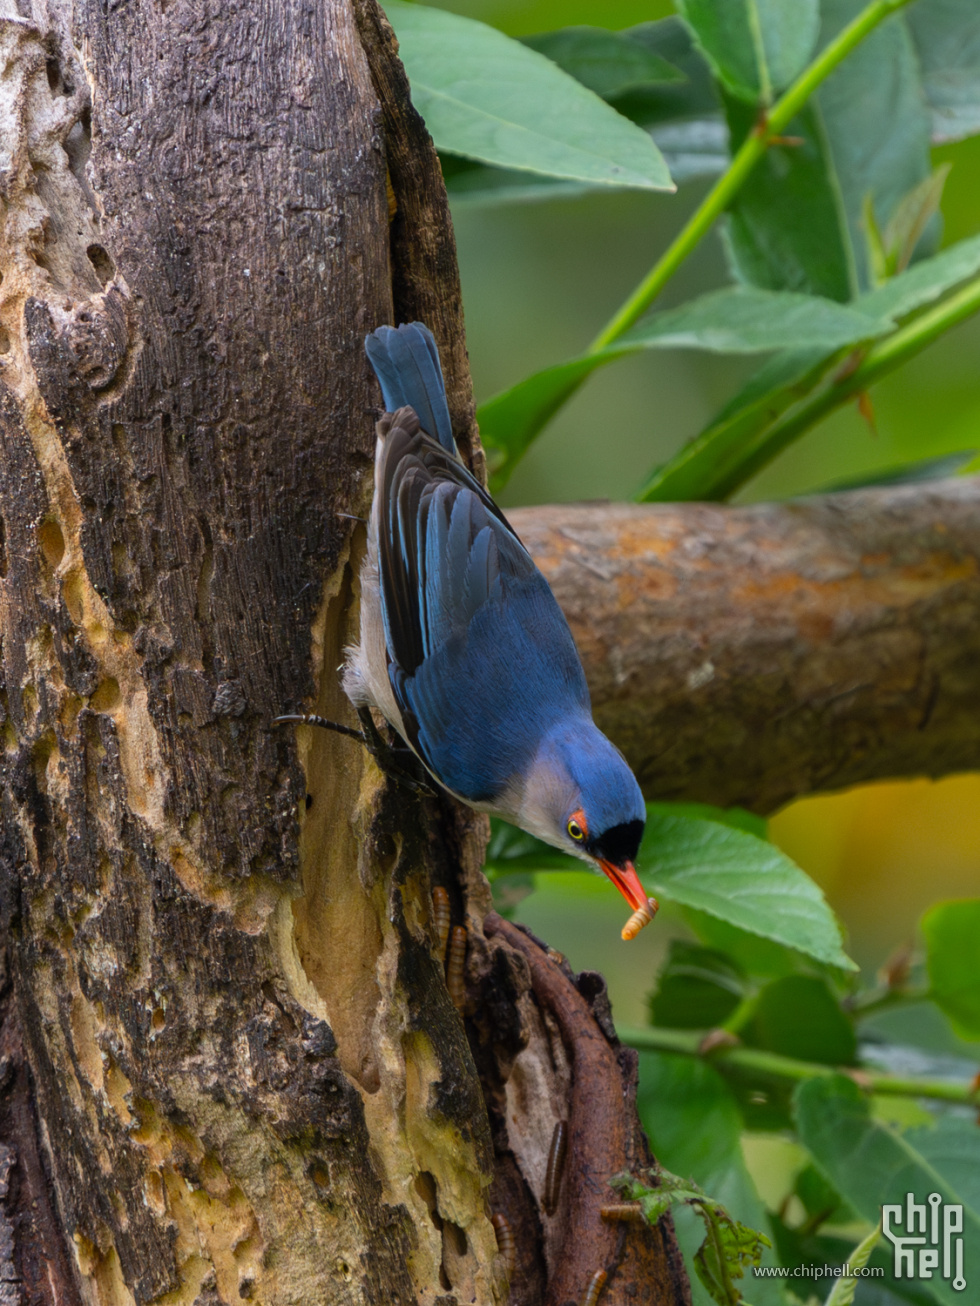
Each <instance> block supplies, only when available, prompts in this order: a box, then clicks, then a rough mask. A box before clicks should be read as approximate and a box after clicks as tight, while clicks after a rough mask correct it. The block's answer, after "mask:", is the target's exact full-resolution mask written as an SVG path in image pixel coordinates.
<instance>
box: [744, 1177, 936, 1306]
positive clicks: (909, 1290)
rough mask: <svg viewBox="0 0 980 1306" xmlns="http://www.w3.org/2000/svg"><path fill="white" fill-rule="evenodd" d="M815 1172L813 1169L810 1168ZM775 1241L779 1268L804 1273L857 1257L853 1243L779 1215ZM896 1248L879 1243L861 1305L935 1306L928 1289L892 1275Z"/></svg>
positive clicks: (772, 1222)
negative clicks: (794, 1224)
mask: <svg viewBox="0 0 980 1306" xmlns="http://www.w3.org/2000/svg"><path fill="white" fill-rule="evenodd" d="M811 1169H812V1167H811ZM858 1220H859V1217H858V1215H857V1214H856V1213H852V1214H851V1218H850V1220H849V1221H848V1223H850V1224H854V1223H856V1222H858ZM769 1227H770V1228H771V1229H772V1233H773V1242H774V1243H775V1245H776V1248H777V1251H778V1254H779V1263H780V1265H785V1266H788V1267H789V1268H790V1269H796V1268H797V1267H799V1268H800V1269H801V1270H802V1272H803V1273H804V1274H806V1272H807V1271H806V1269H804V1268H803V1267H807V1268H809V1267H811V1266H813V1265H833V1266H838V1265H839V1266H843V1265H844V1264H846V1263H849V1262H850V1260H851V1257H852V1256H853V1254H854V1240H853V1239H852V1238H843V1237H841V1235H840V1234H831V1233H821V1234H814V1233H809V1232H808V1231H807V1228H806V1225H803V1226H801V1227H800V1228H797V1229H794V1228H791V1227H790V1226H789V1225H787V1224H784V1223H783V1221H782V1220H781V1219H780V1218H779V1216H772V1215H771V1216H770V1217H769ZM893 1251H894V1249H893V1248H892V1245H891V1243H888V1242H885V1243H884V1244H882V1243H881V1242H879V1243H878V1245H877V1247H875V1248H874V1249H873V1251H872V1253H871V1257H870V1262H871V1265H872V1266H873V1267H874V1269H875V1271H876V1274H875V1280H874V1283H873V1285H872V1284H869V1283H868V1282H867V1280H865V1281H864V1283H863V1286H862V1288H861V1301H862V1306H904V1303H905V1302H911V1303H912V1306H936V1299H935V1297H933V1296H932V1295H931V1294H930V1293H928V1292H927V1291H926V1289H925V1286H924V1284H922V1283H921V1282H917V1281H914V1280H911V1279H895V1278H894V1277H893V1275H892V1264H893V1261H894V1256H893V1255H892V1253H893ZM815 1302H816V1298H815V1297H811V1298H810V1304H809V1306H815Z"/></svg>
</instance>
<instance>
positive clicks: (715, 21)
mask: <svg viewBox="0 0 980 1306" xmlns="http://www.w3.org/2000/svg"><path fill="white" fill-rule="evenodd" d="M679 8H680V11H681V13H682V14H683V15H684V17H685V18H686V19H687V21H688V23H689V24H690V26H691V28H692V29H693V31H694V34H695V39H696V40H697V43H698V46H699V48H700V49H701V51H702V52H703V54H704V55H705V57H706V59H707V60H708V63H709V64H710V65H711V68H712V71H713V72H714V74H715V76H716V77H717V78H718V80H719V81H720V82H721V83H722V85H723V86H724V88H725V90H726V91H728V92H730V94H732V95H736V96H738V98H739V99H741V100H745V101H747V102H748V103H749V104H752V105H755V106H758V105H760V104H762V105H768V104H771V103H772V98H773V92H775V91H782V90H784V89H785V88H786V87H787V86H788V85H789V84H790V82H791V81H792V80H793V79H794V78H795V77H797V76H799V74H800V73H801V72H802V71H803V69H804V67H805V66H806V63H807V61H808V59H809V58H810V56H811V55H812V53H813V48H814V46H815V45H816V43H817V35H818V33H819V31H820V5H819V4H818V3H817V0H797V3H796V4H794V5H787V4H785V3H784V2H783V0H730V3H728V4H718V3H717V0H680V3H679Z"/></svg>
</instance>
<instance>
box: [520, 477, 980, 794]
mask: <svg viewBox="0 0 980 1306" xmlns="http://www.w3.org/2000/svg"><path fill="white" fill-rule="evenodd" d="M510 516H511V520H512V522H513V523H514V526H515V527H516V529H517V530H518V532H519V533H520V535H521V537H522V539H523V540H524V542H525V544H526V545H527V546H528V548H529V549H530V551H531V553H532V554H533V555H534V558H535V560H536V561H537V563H538V565H539V566H540V567H541V568H542V570H543V571H544V573H545V575H546V576H547V577H548V579H549V581H550V582H551V584H552V587H553V588H554V590H555V593H556V595H557V596H558V600H559V602H560V603H561V605H562V607H563V608H564V610H565V613H566V615H567V616H568V619H569V622H570V624H571V627H572V630H573V632H574V634H575V638H576V641H577V643H578V647H579V650H580V652H581V654H582V657H583V660H584V662H585V667H586V671H587V674H588V678H589V684H590V687H591V690H592V698H593V705H594V708H595V714H596V719H597V721H598V722H599V723H600V725H601V726H602V728H603V729H604V730H606V731H607V732H608V733H609V734H610V735H611V737H612V738H613V739H615V740H616V742H617V743H618V744H619V746H620V747H621V748H622V749H623V751H624V752H625V754H626V756H627V757H628V758H629V760H630V762H631V763H632V765H633V767H634V768H635V770H636V773H637V775H638V777H639V779H640V783H641V785H642V786H643V789H644V792H645V793H646V794H647V796H648V797H649V798H661V799H683V800H695V801H701V802H707V803H715V804H718V805H719V806H723V807H726V806H730V805H732V804H740V805H741V806H743V807H748V808H751V809H753V810H755V811H758V812H763V813H765V812H771V811H773V810H774V809H775V808H777V807H779V806H780V805H781V804H783V803H785V802H787V801H788V800H789V799H791V798H794V797H796V796H798V795H800V794H807V793H813V792H816V791H820V790H831V789H840V788H844V787H846V786H848V785H854V784H861V783H865V782H867V781H871V780H879V779H885V778H892V777H899V776H918V775H929V776H940V775H944V774H948V773H950V772H954V771H965V770H973V769H976V768H978V767H980V478H977V477H973V478H965V479H962V480H953V481H944V482H937V483H935V484H931V485H920V486H909V487H903V488H898V489H887V490H886V489H879V490H865V491H859V492H854V493H849V494H835V495H827V496H824V497H815V498H810V499H798V500H794V501H792V502H789V503H769V504H759V505H756V506H754V507H747V508H726V507H720V506H717V505H714V504H660V505H644V506H639V505H627V504H619V505H595V504H570V505H566V506H561V507H558V506H555V507H548V508H533V509H532V508H524V509H519V510H516V511H514V512H513V513H511V514H510Z"/></svg>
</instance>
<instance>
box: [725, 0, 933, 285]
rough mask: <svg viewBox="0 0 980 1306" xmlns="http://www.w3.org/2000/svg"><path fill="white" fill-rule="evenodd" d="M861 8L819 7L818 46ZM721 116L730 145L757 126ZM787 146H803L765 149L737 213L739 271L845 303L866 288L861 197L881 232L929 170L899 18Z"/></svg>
mask: <svg viewBox="0 0 980 1306" xmlns="http://www.w3.org/2000/svg"><path fill="white" fill-rule="evenodd" d="M862 7H863V0H824V3H823V6H822V9H823V26H822V30H821V37H820V44H821V46H823V45H826V43H827V42H828V41H829V40H830V39H831V38H832V37H833V36H835V35H836V34H837V33H838V32H839V31H840V29H841V28H842V27H844V25H845V24H846V23H847V22H849V21H850V20H851V19H852V18H853V17H854V16H855V15H856V14H857V12H858V11H859V10H860V9H861V8H862ZM727 111H728V120H729V127H730V129H731V133H732V141H733V145H734V144H737V143H740V142H741V141H742V140H743V139H744V138H745V136H746V135H747V134H748V133H749V132H750V131H751V130H752V129H753V127H754V126H755V113H754V111H753V110H752V109H751V108H749V107H747V106H746V105H744V104H742V103H740V102H738V101H736V100H733V99H729V100H728V102H727ZM785 139H786V140H787V141H794V140H795V141H797V142H799V143H798V144H795V145H794V144H784V145H780V144H778V143H777V144H776V145H774V146H773V147H772V148H770V149H769V150H768V151H767V152H766V156H765V158H764V159H763V160H762V161H761V163H760V164H759V165H757V167H756V169H755V171H754V172H753V176H752V182H751V184H750V185H749V186H746V187H743V189H742V190H741V191H740V192H739V194H738V196H737V198H736V200H735V202H734V204H733V206H732V210H731V218H730V222H729V226H728V230H727V236H728V241H729V246H730V250H731V255H732V259H733V262H734V265H735V267H736V269H737V271H738V274H739V275H740V276H741V277H742V278H743V279H744V280H746V281H749V282H751V283H752V284H754V285H758V286H764V287H768V288H770V289H773V290H797V291H809V292H810V293H812V294H820V295H827V296H829V297H830V298H832V299H840V300H847V299H852V298H853V297H854V296H855V295H857V294H858V293H860V291H862V290H867V289H869V288H870V286H871V284H872V283H871V267H870V259H869V252H868V248H867V241H866V238H865V230H864V221H865V220H864V213H863V205H864V201H865V197H866V196H868V195H870V197H871V202H872V204H873V206H874V213H875V217H876V219H877V223H878V225H879V227H882V228H883V227H884V226H885V225H886V224H887V223H888V221H889V220H890V219H891V217H892V215H893V214H894V212H895V210H896V208H897V206H898V205H899V203H900V202H901V200H902V198H903V197H904V196H906V195H908V194H909V192H910V191H912V190H913V188H914V187H915V186H917V185H918V183H920V182H921V181H923V180H924V179H925V178H927V177H928V176H929V175H930V171H931V168H930V161H929V115H928V111H927V109H926V106H925V102H924V99H923V93H922V85H921V78H920V75H919V70H918V65H917V62H916V55H915V49H914V47H913V45H912V40H911V37H910V36H909V32H908V28H907V27H906V26H905V24H904V19H903V16H902V15H896V16H895V17H893V18H891V19H890V20H889V21H888V22H887V23H884V24H882V26H881V27H879V28H878V29H877V30H876V31H874V32H872V33H871V34H870V36H868V37H867V39H866V40H864V41H863V42H862V43H861V44H860V45H859V46H858V47H857V49H856V50H855V51H854V52H853V53H852V54H851V55H850V56H849V57H848V58H847V59H846V60H845V61H844V62H843V63H842V64H841V65H840V66H839V67H838V68H837V69H836V70H835V71H834V72H833V73H832V74H831V76H830V77H829V78H828V79H827V81H826V82H825V83H824V84H823V85H822V86H821V87H820V89H819V90H818V92H817V94H816V95H815V96H814V97H813V98H812V99H811V100H810V102H809V103H808V105H807V107H806V108H805V110H804V111H803V112H802V113H801V114H800V115H799V116H798V117H797V118H796V119H795V120H794V121H793V122H791V123H790V124H789V126H788V127H787V129H786V132H785ZM800 213H806V215H807V220H806V222H801V221H800V220H799V215H800ZM937 235H938V228H935V227H932V228H930V236H931V238H932V239H933V240H934V239H935V237H936V236H937Z"/></svg>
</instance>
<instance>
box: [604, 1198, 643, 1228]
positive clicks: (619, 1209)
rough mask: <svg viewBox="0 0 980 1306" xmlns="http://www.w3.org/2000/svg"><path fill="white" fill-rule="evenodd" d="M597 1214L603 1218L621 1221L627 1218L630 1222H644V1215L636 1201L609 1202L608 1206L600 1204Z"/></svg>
mask: <svg viewBox="0 0 980 1306" xmlns="http://www.w3.org/2000/svg"><path fill="white" fill-rule="evenodd" d="M599 1214H600V1215H601V1216H602V1218H603V1219H604V1220H611V1221H614V1222H615V1221H622V1220H628V1221H630V1222H631V1223H636V1224H646V1219H647V1218H646V1216H645V1215H644V1214H643V1210H642V1208H641V1207H640V1205H639V1203H638V1202H611V1203H610V1204H609V1205H608V1206H600V1207H599Z"/></svg>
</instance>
